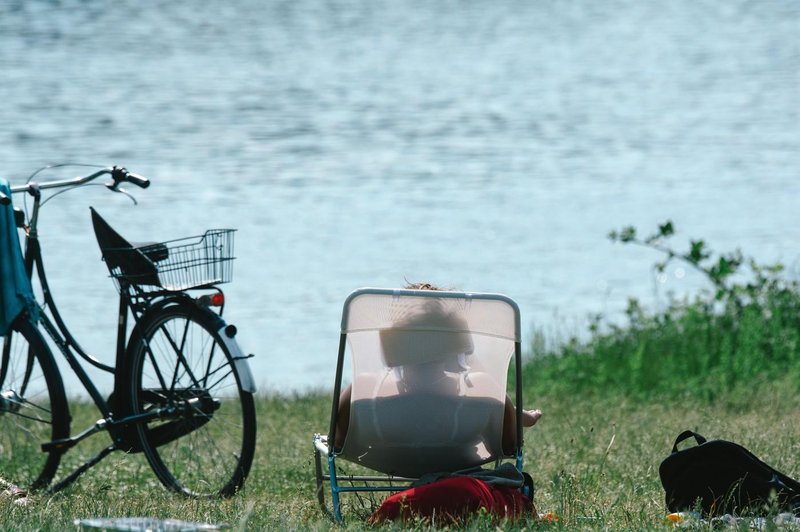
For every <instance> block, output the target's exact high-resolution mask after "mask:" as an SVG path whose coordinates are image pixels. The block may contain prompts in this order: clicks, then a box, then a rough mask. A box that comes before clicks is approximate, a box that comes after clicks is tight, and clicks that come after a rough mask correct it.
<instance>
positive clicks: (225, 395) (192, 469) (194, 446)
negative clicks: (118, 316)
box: [128, 301, 256, 497]
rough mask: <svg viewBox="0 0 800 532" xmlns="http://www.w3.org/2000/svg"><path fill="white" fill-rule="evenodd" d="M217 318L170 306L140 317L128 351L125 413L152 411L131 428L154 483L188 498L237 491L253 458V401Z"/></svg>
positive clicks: (199, 310) (187, 305) (181, 303)
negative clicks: (146, 419) (127, 409)
mask: <svg viewBox="0 0 800 532" xmlns="http://www.w3.org/2000/svg"><path fill="white" fill-rule="evenodd" d="M222 326H224V322H223V321H222V319H221V318H220V317H219V316H217V315H216V314H214V313H213V312H211V311H208V310H205V309H202V308H200V307H197V306H196V305H195V304H194V303H189V302H185V301H178V302H175V303H173V304H170V305H167V306H165V307H163V308H161V309H159V310H158V311H157V312H155V313H154V314H153V315H152V316H150V317H146V318H145V319H144V320H143V322H142V323H141V324H140V326H139V327H137V329H138V331H134V333H133V335H132V338H131V343H130V347H129V350H128V364H129V366H128V368H129V371H130V373H128V375H130V385H131V388H130V408H131V410H132V413H133V414H134V415H135V414H147V413H151V414H153V413H156V412H160V414H159V416H158V417H155V418H154V419H152V420H151V421H149V422H142V423H140V424H138V425H137V430H138V433H139V438H140V440H141V446H142V450H143V451H144V453H145V456H147V460H148V461H149V462H150V465H151V467H152V468H153V471H154V472H155V474H156V476H158V478H159V480H161V482H162V483H163V484H164V485H165V486H167V487H168V488H170V489H173V490H175V491H177V492H180V493H184V494H187V495H192V496H205V497H208V496H218V495H222V496H229V495H233V494H234V493H235V492H236V491H237V490H238V489H239V488H241V487H242V484H243V483H244V480H245V477H246V476H247V474H248V472H249V471H250V466H251V464H252V462H253V453H254V451H255V438H256V419H255V406H254V402H253V394H252V393H250V392H247V391H245V390H243V389H242V385H241V381H240V376H239V373H238V371H237V369H236V365H235V364H234V361H233V359H232V357H231V353H230V352H229V350H228V349H227V347H226V345H225V343H224V342H223V340H222V338H220V336H219V334H218V331H219V330H220V328H221V327H222Z"/></svg>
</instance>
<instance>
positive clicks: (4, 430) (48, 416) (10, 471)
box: [0, 316, 70, 490]
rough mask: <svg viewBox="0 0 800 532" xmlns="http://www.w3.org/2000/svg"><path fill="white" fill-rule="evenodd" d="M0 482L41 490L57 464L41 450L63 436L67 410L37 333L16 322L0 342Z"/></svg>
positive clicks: (57, 375) (23, 322) (56, 457)
mask: <svg viewBox="0 0 800 532" xmlns="http://www.w3.org/2000/svg"><path fill="white" fill-rule="evenodd" d="M1 356H2V358H0V476H2V477H4V478H5V480H7V481H9V482H13V483H14V484H16V485H18V486H19V487H21V488H24V489H29V490H35V489H39V488H43V487H45V486H47V485H48V484H49V483H50V481H51V480H52V479H53V476H54V475H55V473H56V469H58V463H59V462H60V461H61V454H62V453H60V452H58V451H51V452H44V451H42V448H41V445H42V444H43V443H46V442H50V441H53V440H56V439H60V438H66V437H67V436H69V422H70V417H69V407H68V406H67V398H66V395H65V394H64V384H63V382H62V381H61V374H60V373H59V372H58V367H57V366H56V363H55V360H53V355H52V353H50V349H49V348H48V347H47V344H46V343H45V341H44V339H43V338H42V335H41V334H40V333H39V331H38V329H36V328H35V327H34V325H33V324H31V322H30V321H28V319H27V318H26V317H25V316H21V317H20V318H17V320H16V321H15V322H14V324H13V325H12V328H11V330H10V331H9V332H8V334H6V336H5V337H3V338H2V355H1Z"/></svg>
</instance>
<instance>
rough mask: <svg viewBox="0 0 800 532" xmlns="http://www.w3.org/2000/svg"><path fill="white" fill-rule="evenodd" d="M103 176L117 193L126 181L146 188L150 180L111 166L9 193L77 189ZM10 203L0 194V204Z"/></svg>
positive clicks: (35, 183)
mask: <svg viewBox="0 0 800 532" xmlns="http://www.w3.org/2000/svg"><path fill="white" fill-rule="evenodd" d="M103 175H110V176H111V179H112V180H113V182H112V183H108V184H106V186H107V187H108V188H109V189H110V190H113V191H115V192H116V191H117V189H118V187H119V185H120V183H123V182H125V181H127V182H128V183H133V184H134V185H136V186H138V187H141V188H147V187H149V186H150V180H149V179H147V178H146V177H144V176H141V175H139V174H134V173H133V172H129V171H128V170H127V169H126V168H123V167H121V166H113V167H111V168H103V169H102V170H98V171H97V172H94V173H93V174H89V175H87V176H83V177H73V178H72V179H60V180H57V181H45V182H44V183H38V182H35V181H32V182H29V183H25V184H24V185H16V186H12V187H11V192H28V193H30V194H36V193H38V191H40V190H45V189H48V188H64V187H78V186H81V185H85V184H87V183H89V182H90V181H94V180H95V179H97V178H98V177H100V176H103ZM10 202H11V200H10V198H8V196H6V195H5V194H3V193H2V192H0V204H2V205H8V204H9V203H10Z"/></svg>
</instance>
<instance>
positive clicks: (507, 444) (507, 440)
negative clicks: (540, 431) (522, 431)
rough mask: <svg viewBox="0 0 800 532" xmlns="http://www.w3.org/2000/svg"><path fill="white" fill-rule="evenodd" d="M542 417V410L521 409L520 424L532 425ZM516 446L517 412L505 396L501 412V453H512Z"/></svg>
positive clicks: (524, 425)
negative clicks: (504, 403)
mask: <svg viewBox="0 0 800 532" xmlns="http://www.w3.org/2000/svg"><path fill="white" fill-rule="evenodd" d="M540 417H542V411H541V410H539V409H536V410H523V411H522V426H523V427H526V428H527V427H532V426H534V425H535V424H536V422H537V421H539V418H540ZM516 448H517V412H516V409H515V408H514V403H512V402H511V399H510V398H509V397H508V396H506V405H505V410H504V412H503V453H505V454H506V455H512V454H514V451H516Z"/></svg>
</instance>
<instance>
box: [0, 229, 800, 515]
mask: <svg viewBox="0 0 800 532" xmlns="http://www.w3.org/2000/svg"><path fill="white" fill-rule="evenodd" d="M660 229H661V233H660V235H659V236H668V234H669V233H670V232H671V231H672V228H671V226H670V225H665V226H663V227H661V228H660ZM623 236H624V238H622V241H623V242H625V241H629V242H636V239H635V234H632V233H630V232H627V233H623ZM625 239H627V240H625ZM643 242H644V243H645V244H646V245H650V244H648V243H650V242H654V240H651V239H648V240H646V241H643ZM700 244H702V242H695V243H693V245H692V250H691V252H690V253H688V254H686V255H685V257H683V258H684V259H685V260H688V261H689V263H690V264H693V265H695V266H698V265H699V266H702V264H703V260H705V259H706V258H708V257H710V255H709V254H708V253H706V252H705V251H703V248H702V246H701V245H700ZM668 256H669V258H670V260H671V259H672V258H673V257H674V256H677V255H675V254H672V255H668ZM737 257H738V256H733V255H732V256H724V257H722V258H720V259H719V260H718V261H715V262H713V263H712V265H711V266H709V267H707V268H705V269H703V271H705V272H707V273H709V276H710V278H711V279H712V281H713V282H714V286H715V288H716V291H715V293H714V294H701V295H700V296H698V297H695V298H693V299H687V300H683V301H673V302H672V304H671V305H670V306H669V307H668V308H667V309H666V310H664V311H663V312H658V313H651V312H647V311H646V310H644V309H642V308H641V307H640V306H639V305H638V304H637V303H636V302H635V301H632V302H631V304H630V306H629V309H628V313H627V318H628V323H626V324H625V325H618V324H609V323H604V322H602V320H597V321H595V322H593V323H592V325H591V327H590V331H589V335H588V339H586V340H578V339H575V338H573V339H570V340H568V341H566V342H563V343H559V344H556V345H548V344H547V342H545V341H543V338H542V337H541V335H535V337H534V338H533V341H532V342H531V345H530V348H529V349H528V351H529V358H528V360H527V362H526V364H525V365H524V367H523V380H524V382H525V389H524V396H525V403H526V404H525V406H526V407H529V408H531V407H538V408H541V409H542V410H543V411H544V417H543V418H542V419H541V421H540V422H539V424H538V425H537V426H536V427H534V428H533V429H529V430H528V431H527V432H526V438H527V439H526V444H525V464H526V467H525V469H526V470H527V471H528V472H529V473H530V474H531V475H532V477H533V479H534V481H535V483H536V488H537V489H536V495H535V504H536V507H537V509H538V511H539V512H553V513H554V514H555V515H556V516H557V517H558V521H556V522H553V523H543V522H539V521H536V520H533V519H529V520H525V521H522V522H518V523H513V524H512V523H495V522H493V521H492V520H491V519H490V518H488V517H486V516H478V517H476V518H474V519H472V520H470V521H469V522H468V523H466V525H465V527H464V528H466V529H468V530H496V529H497V528H498V527H499V528H500V529H518V530H522V529H543V530H609V529H610V530H668V529H669V528H670V526H669V525H668V524H666V522H665V515H666V513H667V512H666V507H665V504H664V492H663V490H662V488H661V484H660V480H659V476H658V467H659V464H660V463H661V461H662V460H663V459H664V458H666V457H667V455H668V454H669V453H670V451H671V449H672V444H673V442H674V439H675V437H676V436H677V435H678V434H679V433H680V432H682V431H683V430H686V429H691V430H695V431H697V432H700V433H701V434H703V435H705V436H706V437H707V438H709V439H727V440H732V441H736V442H738V443H740V444H742V445H744V446H745V447H747V448H749V449H750V450H751V451H753V452H754V453H755V454H756V455H757V456H759V457H760V458H761V459H762V460H764V461H766V462H767V463H769V464H771V465H772V466H774V467H775V468H776V469H778V470H780V471H783V472H784V473H786V474H788V475H789V476H792V477H795V478H799V477H800V464H798V462H797V456H798V452H799V451H800V443H798V442H800V424H798V423H797V422H796V420H797V419H800V378H799V377H800V288H799V287H798V283H797V282H786V281H784V280H783V279H781V278H779V277H777V275H776V273H777V272H778V271H779V269H777V268H773V269H763V268H760V267H758V266H756V265H753V271H754V279H753V280H752V281H747V280H744V281H741V282H740V283H739V284H732V283H728V280H729V279H730V276H731V275H733V273H735V272H736V268H734V267H733V266H732V264H733V265H734V266H735V265H737V264H738V263H737V262H736V261H737V260H739V259H738V258H737ZM679 258H680V257H679ZM740 262H741V261H740ZM726 283H728V284H726ZM330 399H331V397H330V393H307V394H303V395H293V396H280V395H273V396H261V397H259V399H258V404H257V411H258V420H259V427H258V444H257V449H256V459H255V463H254V465H253V469H252V471H251V474H250V477H249V479H248V480H247V484H246V486H245V489H244V491H243V492H242V493H240V494H239V495H237V496H236V497H233V498H231V499H229V500H188V499H185V498H181V497H178V496H175V495H172V494H171V493H169V492H167V491H166V490H165V489H163V488H162V487H161V486H160V484H159V483H158V482H157V481H156V479H155V476H154V475H153V474H152V472H151V471H150V468H149V466H148V465H147V463H146V462H145V460H144V459H143V457H142V456H141V455H130V456H126V455H122V454H115V455H112V456H111V457H109V458H107V459H106V460H105V461H104V462H102V463H101V464H100V465H99V466H97V467H96V468H94V469H92V470H91V471H89V472H88V473H87V474H85V475H84V476H83V477H81V478H80V479H79V481H78V482H77V483H76V484H75V485H73V486H72V487H70V488H69V489H67V490H65V491H64V492H62V493H59V494H57V495H55V496H45V495H38V494H37V495H34V496H33V501H32V504H30V505H28V506H18V505H14V504H12V503H10V502H9V501H8V500H7V499H0V529H1V530H68V529H70V528H74V525H73V524H72V523H73V521H74V520H75V519H82V518H90V517H124V516H137V517H143V516H147V517H157V518H177V519H184V520H189V521H199V522H211V523H225V524H227V525H229V526H230V527H231V529H232V530H267V529H270V530H329V529H348V530H361V529H365V528H367V525H366V524H365V517H366V516H367V515H368V514H369V512H370V510H371V509H372V508H373V507H374V504H376V503H377V502H376V501H373V502H372V503H370V502H367V503H366V504H362V503H361V502H360V501H359V500H357V499H353V498H347V499H346V501H347V502H348V506H347V508H346V510H345V515H346V516H347V520H346V522H345V524H344V525H336V524H334V523H332V522H331V521H330V520H329V519H328V518H326V517H325V516H324V515H323V514H322V512H321V511H320V509H319V507H318V505H317V500H316V497H315V493H314V488H315V486H314V464H313V453H312V449H311V437H312V435H313V434H314V433H315V432H325V431H326V430H327V426H328V421H329V420H328V417H329V415H330ZM72 410H73V415H74V416H75V418H76V421H75V422H73V431H77V430H81V429H82V428H84V427H86V426H88V425H90V424H91V423H92V422H93V421H94V419H95V417H94V416H96V413H94V412H93V411H92V409H91V408H90V407H89V406H88V405H85V404H84V405H74V404H73V405H72ZM106 442H107V440H106V439H105V436H104V435H102V434H101V435H97V436H94V437H93V438H92V439H90V440H88V441H86V442H82V443H81V445H79V446H78V447H76V448H75V449H73V450H72V451H70V453H69V454H68V455H67V457H66V458H65V467H64V468H62V470H61V474H64V472H65V471H67V470H68V469H69V467H70V466H73V467H74V466H75V465H77V464H78V463H80V461H81V460H83V459H86V458H87V457H88V456H91V454H92V453H93V452H96V451H97V450H98V449H99V448H101V447H102V446H103V445H104V444H106ZM409 527H410V528H417V529H425V528H427V527H426V525H425V524H424V523H411V524H405V525H389V526H387V527H385V528H389V529H398V530H400V529H406V528H409Z"/></svg>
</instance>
